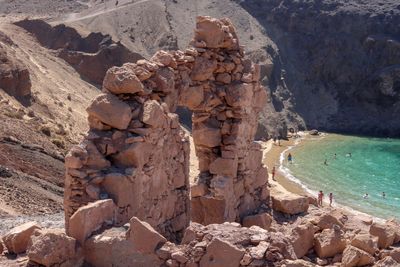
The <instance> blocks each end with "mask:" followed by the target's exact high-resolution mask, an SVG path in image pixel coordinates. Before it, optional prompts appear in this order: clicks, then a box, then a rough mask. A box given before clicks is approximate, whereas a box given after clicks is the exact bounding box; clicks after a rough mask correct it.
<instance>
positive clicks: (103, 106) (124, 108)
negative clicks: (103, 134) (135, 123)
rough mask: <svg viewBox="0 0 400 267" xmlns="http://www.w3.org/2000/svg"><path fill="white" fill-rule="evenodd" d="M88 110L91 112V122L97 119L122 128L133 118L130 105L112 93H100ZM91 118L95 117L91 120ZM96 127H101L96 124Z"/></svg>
mask: <svg viewBox="0 0 400 267" xmlns="http://www.w3.org/2000/svg"><path fill="white" fill-rule="evenodd" d="M86 111H87V113H88V114H89V122H91V121H93V119H95V120H98V121H100V122H101V123H103V124H106V125H108V126H111V127H114V128H117V129H120V130H125V129H126V128H127V127H128V125H129V123H130V122H131V119H132V112H131V108H130V107H129V105H128V104H127V103H125V102H123V101H121V100H119V98H118V97H116V96H114V95H112V94H100V95H99V96H97V97H96V98H95V99H94V100H93V102H92V104H90V106H89V107H88V108H87V109H86ZM91 118H93V119H92V120H91ZM91 124H92V123H91ZM91 126H92V127H94V126H95V125H93V124H92V125H91ZM95 128H99V127H98V126H96V127H95Z"/></svg>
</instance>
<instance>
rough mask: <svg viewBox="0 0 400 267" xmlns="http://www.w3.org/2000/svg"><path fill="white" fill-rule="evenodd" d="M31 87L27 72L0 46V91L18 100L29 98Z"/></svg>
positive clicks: (13, 56)
mask: <svg viewBox="0 0 400 267" xmlns="http://www.w3.org/2000/svg"><path fill="white" fill-rule="evenodd" d="M31 86H32V84H31V79H30V74H29V70H28V69H27V68H26V67H25V66H24V65H23V64H22V63H21V62H20V61H19V60H17V58H16V57H15V55H13V54H12V53H7V52H6V50H5V49H4V47H3V46H1V45H0V89H3V90H4V91H6V92H7V93H8V94H9V95H12V96H15V97H17V98H19V97H25V96H29V95H30V94H31Z"/></svg>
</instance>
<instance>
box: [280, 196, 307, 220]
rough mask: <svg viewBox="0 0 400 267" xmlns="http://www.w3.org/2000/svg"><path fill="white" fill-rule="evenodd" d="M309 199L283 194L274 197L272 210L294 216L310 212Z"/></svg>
mask: <svg viewBox="0 0 400 267" xmlns="http://www.w3.org/2000/svg"><path fill="white" fill-rule="evenodd" d="M308 207H309V204H308V198H307V197H304V196H299V195H295V194H292V193H289V192H288V193H284V192H281V193H279V194H274V195H273V196H272V208H273V209H274V210H276V211H280V212H283V213H286V214H290V215H294V214H299V213H303V212H306V211H307V210H308Z"/></svg>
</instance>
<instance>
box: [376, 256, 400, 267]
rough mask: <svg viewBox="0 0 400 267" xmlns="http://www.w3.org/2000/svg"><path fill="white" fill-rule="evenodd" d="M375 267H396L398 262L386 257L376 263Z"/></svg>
mask: <svg viewBox="0 0 400 267" xmlns="http://www.w3.org/2000/svg"><path fill="white" fill-rule="evenodd" d="M374 266H375V267H398V266H399V262H398V261H395V260H394V259H393V258H392V257H390V256H387V257H385V258H384V259H381V260H380V261H377V262H376V263H375V265H374Z"/></svg>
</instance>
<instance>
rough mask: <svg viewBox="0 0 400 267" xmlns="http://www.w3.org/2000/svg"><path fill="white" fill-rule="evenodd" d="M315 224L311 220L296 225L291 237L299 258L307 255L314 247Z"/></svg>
mask: <svg viewBox="0 0 400 267" xmlns="http://www.w3.org/2000/svg"><path fill="white" fill-rule="evenodd" d="M316 230H317V229H316V228H315V226H314V225H313V224H312V223H310V222H305V223H303V224H300V225H299V226H297V227H295V228H294V229H293V230H292V233H291V235H290V237H289V239H290V241H291V244H292V246H293V249H294V252H295V253H296V256H297V258H299V259H300V258H302V257H303V256H305V255H306V254H307V253H308V251H309V250H310V249H312V248H313V247H314V234H315V232H316Z"/></svg>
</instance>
